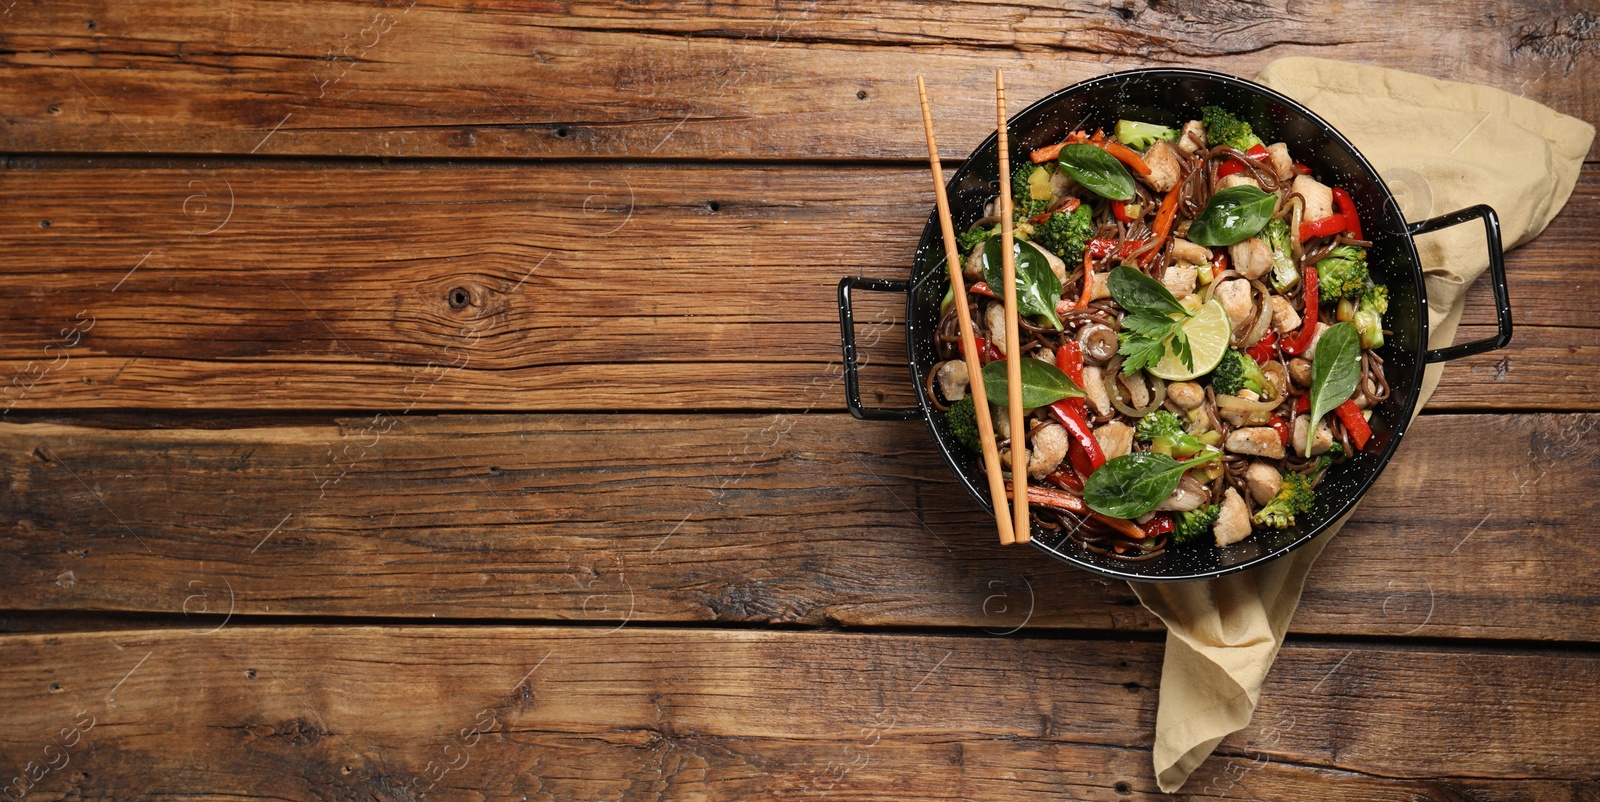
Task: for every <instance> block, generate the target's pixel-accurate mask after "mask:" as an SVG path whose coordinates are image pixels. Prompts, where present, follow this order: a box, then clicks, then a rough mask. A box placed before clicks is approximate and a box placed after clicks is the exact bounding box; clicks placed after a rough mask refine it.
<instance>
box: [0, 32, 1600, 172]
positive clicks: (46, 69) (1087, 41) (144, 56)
mask: <svg viewBox="0 0 1600 802" xmlns="http://www.w3.org/2000/svg"><path fill="white" fill-rule="evenodd" d="M7 12H8V13H7V14H6V16H5V18H4V27H3V28H0V58H3V60H0V66H3V68H4V80H0V108H4V109H6V113H5V115H4V116H3V117H0V150H7V151H58V152H88V151H121V152H147V151H149V152H157V153H192V152H201V153H279V154H288V153H293V154H316V155H330V154H341V155H387V156H397V157H398V156H449V157H456V156H472V157H479V156H493V157H504V156H510V157H529V156H536V157H545V156H562V157H594V156H600V157H627V158H646V157H655V158H730V157H731V158H756V159H794V158H844V159H853V158H889V159H920V158H922V152H921V149H922V147H923V145H922V139H921V136H920V134H919V133H918V129H917V125H916V120H917V106H916V102H915V95H914V93H913V92H912V91H911V84H910V83H909V81H910V76H913V75H915V74H917V73H919V72H920V73H924V74H926V75H928V76H929V77H930V78H931V80H932V87H931V88H932V90H933V92H934V96H935V97H936V98H937V99H938V109H939V114H940V118H941V120H942V121H943V122H942V125H943V131H944V134H945V136H944V139H943V141H944V142H945V147H946V149H947V150H946V152H947V154H948V155H951V156H959V155H961V154H964V153H965V152H966V150H967V149H968V148H969V147H970V145H971V143H975V142H977V141H978V140H980V139H981V138H982V137H983V136H984V135H985V134H986V133H987V132H988V126H989V125H990V124H991V122H990V120H991V117H992V114H991V112H990V108H991V105H990V102H991V101H990V100H989V98H990V97H992V91H991V87H992V83H991V74H992V71H993V69H994V68H995V67H996V66H1004V67H1005V68H1006V69H1007V72H1008V79H1007V84H1008V85H1009V87H1008V88H1009V90H1010V94H1011V97H1012V102H1013V103H1014V104H1015V105H1016V107H1018V108H1020V107H1021V106H1022V105H1023V104H1025V103H1027V102H1030V101H1032V100H1034V99H1035V98H1038V97H1041V96H1043V95H1045V94H1047V93H1048V92H1050V91H1053V90H1055V89H1058V88H1060V87H1063V86H1066V85H1068V84H1070V83H1072V82H1074V81H1077V80H1081V79H1083V78H1087V77H1090V76H1093V75H1097V74H1102V73H1105V72H1109V71H1112V70H1116V69H1126V68H1131V67H1138V66H1148V65H1150V64H1152V63H1156V64H1171V63H1181V64H1185V65H1198V66H1204V67H1210V68H1213V69H1218V70H1221V71H1223V72H1229V73H1235V74H1239V75H1246V76H1248V75H1254V74H1255V73H1256V71H1257V70H1259V69H1260V68H1261V67H1262V66H1263V65H1265V64H1266V63H1268V62H1269V61H1271V60H1273V59H1275V58H1278V57H1281V56H1286V55H1295V54H1301V55H1316V56H1323V57H1328V58H1336V59H1337V58H1343V59H1347V60H1352V61H1362V62H1369V63H1376V64H1381V65H1384V66H1391V67H1397V68H1401V69H1409V70H1413V71H1417V72H1422V73H1427V74H1434V75H1439V76H1441V77H1446V78H1450V79H1453V80H1460V81H1469V82H1475V83H1484V84H1488V85H1491V86H1498V87H1501V88H1503V89H1506V90H1508V91H1511V92H1515V93H1519V94H1525V95H1527V96H1528V97H1531V98H1533V99H1535V100H1538V101H1540V102H1543V103H1546V104H1549V105H1551V106H1553V107H1555V108H1557V109H1558V110H1561V111H1564V112H1567V113H1569V114H1573V115H1576V116H1578V117H1580V118H1583V119H1586V120H1589V121H1590V122H1595V121H1600V93H1597V92H1596V91H1595V90H1594V88H1593V87H1592V85H1591V84H1590V82H1587V81H1583V80H1581V77H1582V76H1584V75H1586V74H1588V73H1590V72H1592V71H1593V70H1594V69H1595V68H1596V67H1597V66H1600V59H1597V56H1596V52H1597V51H1596V48H1595V46H1594V40H1593V37H1592V35H1591V32H1590V28H1591V27H1592V24H1593V20H1592V15H1591V12H1590V9H1588V7H1587V6H1586V5H1584V3H1583V2H1582V0H1532V1H1530V2H1513V1H1512V0H1498V1H1497V2H1493V3H1490V4H1488V5H1486V6H1481V7H1479V8H1477V9H1476V10H1475V11H1474V12H1473V13H1472V14H1470V15H1469V14H1463V13H1462V12H1461V11H1460V10H1459V8H1457V7H1456V6H1455V5H1453V4H1451V3H1448V2H1443V1H1442V0H1431V1H1430V2H1424V3H1415V4H1412V5H1411V6H1410V7H1409V10H1408V13H1407V16H1406V20H1405V24H1403V25H1396V24H1393V23H1394V20H1393V17H1392V12H1391V10H1390V9H1389V8H1388V7H1387V6H1386V5H1385V4H1382V3H1379V2H1375V1H1374V0H1363V1H1362V2H1356V3H1336V2H1329V1H1328V0H1319V1H1318V2H1312V3H1307V4H1296V5H1294V6H1292V7H1289V8H1287V9H1284V8H1280V7H1276V6H1264V5H1251V4H1245V3H1222V4H1216V3H1206V2H1196V1H1195V0H1163V2H1160V3H1148V4H1143V3H1134V4H1126V5H1118V6H1109V7H1108V6H1104V5H1100V4H1095V3H1089V2H1073V3H1068V4H1064V5H1062V6H1059V7H1055V6H1028V7H1026V8H1023V7H1015V6H1007V5H1002V4H994V3H983V2H973V3H958V4H940V5H933V6H930V5H925V4H919V3H914V2H909V0H900V1H899V2H890V3H874V4H871V5H870V6H862V5H860V4H852V5H837V6H823V7H819V6H818V5H817V4H816V3H815V2H798V0H795V1H793V2H780V3H777V4H771V3H757V2H740V3H722V4H714V5H710V6H705V7H704V8H700V7H696V8H686V7H683V6H681V5H679V4H675V3H668V2H661V1H660V0H653V1H652V2H645V3H639V4H634V3H621V2H592V3H588V2H578V3H555V4H549V5H545V6H541V7H538V8H537V9H534V8H527V7H523V6H519V5H515V4H512V5H506V6H503V7H497V6H494V5H493V4H490V5H485V4H474V5H473V6H471V7H470V8H467V7H460V8H457V7H435V6H431V5H427V4H417V3H415V2H412V1H411V0H407V2H404V3H400V4H393V5H388V6H387V7H385V6H382V5H376V4H369V3H344V4H323V5H318V6H316V7H315V8H314V10H313V9H308V8H306V7H303V6H297V5H280V4H275V3H268V2H263V1H262V0H253V1H252V2H241V3H235V4H233V5H231V6H230V7H229V13H227V14H225V15H222V14H217V13H216V11H215V7H214V6H213V5H210V4H207V3H201V2H186V3H168V4H164V5H163V6H162V7H161V8H159V9H149V8H144V7H141V8H139V9H138V10H137V11H135V10H133V9H131V8H118V7H115V6H110V5H107V4H104V3H100V2H95V0H76V1H75V2H51V3H45V2H41V0H8V6H7Z"/></svg>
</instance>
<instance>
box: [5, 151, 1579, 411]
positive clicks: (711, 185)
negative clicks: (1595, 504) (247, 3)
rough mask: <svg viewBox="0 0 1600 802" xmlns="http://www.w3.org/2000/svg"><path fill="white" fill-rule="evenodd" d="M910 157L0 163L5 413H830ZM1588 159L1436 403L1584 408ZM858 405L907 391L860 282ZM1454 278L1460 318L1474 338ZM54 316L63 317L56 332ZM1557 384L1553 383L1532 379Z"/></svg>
mask: <svg viewBox="0 0 1600 802" xmlns="http://www.w3.org/2000/svg"><path fill="white" fill-rule="evenodd" d="M925 183H926V176H925V175H924V171H922V170H916V169H899V168H842V167H819V168H813V169H805V170H795V169H778V168H751V167H717V166H703V165H697V166H644V165H633V164H630V165H545V166H537V167H528V168H520V169H508V168H504V167H481V168H464V169H434V168H426V167H407V168H392V169H391V168H377V167H374V168H369V169H360V168H350V167H340V168H327V167H325V166H322V165H317V164H315V163H312V164H310V165H303V166H298V167H279V166H274V167H260V166H239V165H235V166H233V167H228V168H209V167H204V166H200V165H197V164H196V165H192V166H190V167H188V168H185V169H171V168H163V169H124V168H107V169H94V168H68V169H56V168H39V169H32V168H16V169H10V170H4V171H0V197H4V198H5V200H4V203H3V204H0V250H3V251H4V252H5V253H7V254H8V257H9V258H8V259H7V260H6V265H5V269H4V270H3V271H0V293H4V295H5V296H6V297H8V298H13V299H17V300H18V302H17V303H12V304H8V305H6V307H5V309H4V310H3V311H0V379H4V381H3V382H0V385H9V387H7V388H5V389H3V390H0V393H3V398H0V404H3V405H4V406H6V407H14V408H17V409H27V408H106V407H148V408H164V407H185V408H214V409H305V408H321V409H330V408H331V409H352V408H354V409H370V410H374V411H376V410H387V411H390V412H392V413H398V412H399V411H401V410H406V409H410V410H427V409H438V410H451V409H467V410H573V409H583V410H612V409H632V410H664V409H704V408H723V409H752V408H764V409H787V410H805V409H810V410H837V409H841V408H842V407H843V395H842V391H841V390H840V387H841V384H842V383H841V381H840V373H839V364H838V360H839V346H838V328H837V309H836V306H835V297H834V286H835V284H836V283H837V282H838V280H839V278H840V277H842V276H845V275H869V276H877V277H899V276H903V275H905V271H906V270H907V268H906V265H908V264H910V262H911V259H912V256H913V249H914V244H915V241H916V238H917V237H918V236H919V234H920V231H921V226H922V221H923V219H924V216H925V215H926V213H927V211H928V209H929V208H931V204H932V197H931V195H932V194H931V192H930V191H929V190H928V189H927V188H926V186H925ZM1597 238H1600V171H1596V170H1586V171H1584V173H1583V178H1582V180H1581V181H1580V182H1579V185H1578V189H1577V191H1576V193H1575V194H1574V196H1573V200H1572V201H1571V203H1570V204H1569V205H1568V208H1567V209H1566V210H1565V211H1564V212H1563V214H1562V215H1561V216H1560V217H1558V218H1557V219H1556V221H1555V222H1554V224H1553V225H1552V226H1551V228H1550V230H1549V231H1547V232H1546V233H1545V234H1544V235H1543V236H1541V237H1539V238H1538V239H1537V240H1535V241H1534V242H1533V243H1531V244H1529V245H1527V246H1525V247H1523V248H1521V249H1519V250H1517V251H1515V252H1513V254H1512V255H1511V257H1510V260H1509V261H1510V271H1511V293H1512V299H1513V304H1514V306H1515V308H1516V314H1517V319H1518V329H1517V335H1516V337H1515V339H1514V340H1513V342H1512V345H1511V347H1510V348H1509V349H1507V350H1505V351H1502V352H1500V353H1498V354H1494V355H1491V356H1485V357H1478V358H1474V359H1469V360H1466V361H1463V362H1459V363H1457V364H1456V365H1454V366H1452V368H1451V369H1450V370H1448V371H1446V373H1445V379H1444V383H1443V385H1442V387H1441V389H1440V391H1439V393H1438V395H1436V396H1435V398H1434V401H1433V408H1435V409H1441V410H1467V409H1500V408H1507V407H1510V408H1518V409H1548V410H1593V409H1597V408H1600V395H1596V393H1597V391H1596V389H1595V388H1596V387H1600V336H1597V335H1596V329H1595V322H1594V316H1593V313H1592V310H1593V309H1595V308H1596V307H1597V306H1600V282H1593V281H1583V280H1575V278H1574V277H1575V275H1576V274H1575V272H1574V271H1575V269H1576V267H1575V265H1577V261H1575V260H1579V259H1581V254H1586V253H1589V252H1592V251H1593V250H1594V249H1595V247H1596V245H1597ZM859 297H860V300H859V301H858V303H859V304H860V308H859V309H858V312H857V320H858V325H859V326H860V328H861V331H860V333H859V337H860V338H861V340H862V344H863V346H864V353H865V356H866V358H867V359H868V360H869V362H870V363H871V365H870V366H869V368H868V369H867V375H866V376H865V378H864V382H863V385H864V387H866V388H867V391H868V393H869V396H868V397H869V400H871V401H874V402H876V403H882V404H889V405H904V404H907V403H909V402H910V400H911V394H910V388H909V386H908V384H909V382H908V381H907V379H906V374H905V372H904V370H903V367H901V366H903V364H904V344H903V343H904V341H903V339H902V337H903V333H902V329H901V327H900V326H899V325H898V324H899V323H900V321H901V320H902V319H903V315H902V312H901V308H900V304H899V303H898V302H897V301H896V300H895V299H894V297H892V296H888V295H875V294H872V293H863V294H861V295H860V296H859ZM1491 320H1492V303H1491V302H1490V301H1489V298H1488V296H1487V293H1475V294H1474V295H1473V299H1472V301H1471V302H1470V303H1469V307H1468V312H1467V315H1466V318H1465V321H1466V323H1467V324H1468V325H1467V326H1466V329H1465V330H1464V331H1463V333H1462V335H1461V337H1462V338H1463V339H1465V338H1467V337H1479V336H1484V335H1486V334H1487V333H1488V332H1487V331H1486V330H1485V328H1484V327H1485V325H1486V324H1488V323H1489V322H1490V321H1491ZM74 328H78V329H81V331H80V332H78V333H76V334H74ZM1553 387H1558V388H1561V389H1560V391H1559V392H1552V388H1553Z"/></svg>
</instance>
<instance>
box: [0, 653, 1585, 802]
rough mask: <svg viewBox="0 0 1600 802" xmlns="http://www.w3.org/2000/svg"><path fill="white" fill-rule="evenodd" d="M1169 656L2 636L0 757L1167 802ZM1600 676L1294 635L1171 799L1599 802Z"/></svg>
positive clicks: (171, 777)
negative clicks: (1158, 736)
mask: <svg viewBox="0 0 1600 802" xmlns="http://www.w3.org/2000/svg"><path fill="white" fill-rule="evenodd" d="M1160 662H1161V658H1160V646H1159V645H1158V644H1152V643H1128V642H1107V641H1098V642H1086V643H1075V642H1061V641H1049V640H1044V641H1040V640H1006V639H996V638H983V637H976V638H972V637H969V638H949V637H929V636H899V635H878V636H859V635H824V634H814V633H812V634H807V633H707V632H693V633H691V632H675V631H661V630H655V631H650V630H635V629H629V628H624V629H622V630H620V631H616V632H611V633H606V632H604V631H599V630H590V631H577V632H575V631H573V630H571V629H548V628H501V627H491V628H473V629H459V628H429V627H418V628H406V629H385V628H374V627H343V628H338V629H332V628H327V627H315V626H309V627H296V628H278V627H252V628H238V627H223V628H222V629H220V630H216V631H212V632H209V633H206V632H203V631H199V630H190V631H185V630H164V631H129V632H110V633H95V634H79V635H60V636H45V635H29V636H21V635H13V636H6V637H3V638H0V699H3V700H4V701H5V703H6V704H7V707H8V708H9V709H10V710H11V711H12V712H11V714H10V715H9V719H10V720H9V722H8V723H9V726H7V727H6V728H5V730H4V731H3V732H0V758H3V760H4V763H3V765H4V766H5V767H6V769H7V771H8V773H7V775H6V776H7V777H11V776H13V775H14V774H15V772H16V771H22V770H28V769H29V764H30V762H36V763H37V764H39V765H40V766H41V767H43V766H46V765H48V764H47V763H46V761H54V762H55V763H56V764H57V765H59V766H60V768H59V769H58V770H55V771H48V772H44V773H42V774H41V776H39V778H38V779H37V781H36V782H35V783H34V786H33V788H32V789H30V790H31V791H32V792H34V793H36V794H37V798H39V799H63V798H131V797H142V796H147V795H148V796H171V797H180V796H185V795H190V794H195V795H204V796H206V797H207V798H214V799H215V798H222V799H237V798H245V797H250V798H262V797H263V796H266V797H273V798H291V799H308V798H319V799H320V798H329V797H334V798H374V799H416V798H422V796H423V795H424V793H423V792H426V795H427V796H428V797H430V798H439V799H479V798H485V797H492V798H512V799H517V798H521V797H522V796H524V795H526V796H527V797H528V798H529V799H537V800H553V799H594V798H606V799H617V798H620V799H625V800H637V799H710V798H716V799H783V798H793V797H797V796H813V795H814V796H819V797H821V796H826V797H827V798H830V799H845V800H863V799H885V798H897V799H904V798H915V799H937V800H946V799H949V800H955V799H1011V798H1026V799H1061V798H1069V797H1070V798H1072V799H1093V800H1113V799H1125V798H1128V797H1129V796H1134V797H1137V798H1140V799H1156V798H1161V797H1160V796H1159V795H1158V794H1156V793H1155V789H1154V788H1152V787H1151V783H1150V781H1149V780H1148V779H1147V778H1148V776H1149V764H1148V761H1149V757H1148V752H1147V749H1148V747H1149V744H1150V728H1151V724H1152V721H1151V719H1152V718H1153V710H1154V703H1155V697H1156V690H1155V687H1156V683H1157V678H1158V675H1159V669H1160ZM1530 686H1531V687H1532V688H1536V689H1537V691H1536V692H1529V688H1530ZM1597 687H1600V659H1597V658H1596V657H1595V655H1593V654H1586V653H1559V654H1555V653H1553V654H1538V655H1534V654H1512V653H1504V652H1496V651H1439V650H1430V649H1418V650H1411V649H1395V648H1383V647H1371V646H1350V647H1343V646H1340V647H1332V648H1330V647H1310V646H1299V645H1292V644H1291V645H1290V646H1288V647H1287V648H1285V649H1284V650H1283V653H1282V655H1281V656H1280V659H1279V660H1278V663H1277V665H1276V666H1275V668H1274V672H1273V676H1272V679H1271V680H1270V681H1269V683H1268V689H1267V693H1266V694H1265V699H1266V700H1267V701H1266V703H1265V704H1264V705H1263V706H1262V708H1261V709H1260V710H1259V711H1258V712H1257V714H1256V723H1255V724H1253V725H1252V726H1251V727H1250V728H1248V729H1246V730H1244V731H1243V732H1241V733H1240V734H1238V735H1236V736H1233V737H1231V738H1230V739H1229V740H1228V742H1226V743H1225V745H1224V747H1223V753H1224V755H1231V757H1223V758H1222V759H1219V760H1216V761H1213V762H1211V763H1209V764H1207V765H1206V766H1205V767H1203V768H1202V769H1201V770H1200V772H1198V773H1197V774H1196V775H1195V776H1194V777H1193V779H1191V780H1190V784H1189V786H1188V787H1187V789H1186V790H1187V791H1188V792H1189V793H1191V794H1195V795H1196V796H1197V797H1198V796H1217V797H1220V798H1224V799H1260V798H1264V799H1294V798H1306V797H1313V796H1314V797H1316V798H1328V797H1329V796H1330V794H1338V795H1339V796H1340V797H1341V798H1352V799H1355V798H1359V799H1412V798H1415V797H1414V796H1413V795H1416V796H1421V797H1423V798H1428V799H1463V798H1471V799H1488V800H1512V799H1519V800H1525V799H1533V798H1537V799H1551V800H1555V799H1562V800H1585V799H1592V798H1593V796H1592V794H1593V793H1594V790H1595V784H1594V782H1595V778H1594V763H1593V739H1594V737H1595V736H1596V735H1597V734H1600V732H1597V730H1596V727H1597V726H1600V725H1597V724H1596V722H1597V721H1600V709H1597V705H1600V702H1597V697H1596V694H1595V693H1594V691H1595V690H1596V688H1597ZM178 699H182V700H186V701H187V702H188V703H183V704H174V703H173V701H174V700H178ZM1132 710H1136V711H1140V712H1130V711H1132ZM1469 719H1470V720H1472V721H1473V722H1474V726H1473V727H1471V728H1463V727H1461V726H1460V722H1462V721H1464V720H1469ZM78 722H82V724H78ZM91 723H92V726H89V725H90V724H91ZM75 725H76V726H77V727H78V731H77V732H76V733H74V732H73V731H72V729H71V728H73V727H74V726H75ZM64 729H65V730H66V731H65V732H63V730H64ZM52 739H55V740H59V741H61V745H60V746H56V747H54V748H52V744H53V743H54V741H53V740H52ZM69 743H70V744H71V746H68V744H69ZM1246 765H1249V766H1250V768H1249V770H1247V771H1245V772H1244V776H1240V774H1239V770H1240V769H1241V768H1243V767H1244V766H1246ZM36 771H37V770H35V772H36ZM13 783H14V784H15V781H13Z"/></svg>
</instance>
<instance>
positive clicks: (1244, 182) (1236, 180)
mask: <svg viewBox="0 0 1600 802" xmlns="http://www.w3.org/2000/svg"><path fill="white" fill-rule="evenodd" d="M1244 186H1250V187H1255V188H1256V189H1260V188H1261V183H1260V182H1259V181H1256V180H1255V179H1254V178H1253V177H1251V175H1250V171H1249V170H1246V171H1244V172H1242V173H1234V174H1233V175H1228V176H1223V177H1222V180H1221V181H1218V182H1217V189H1227V188H1228V187H1244Z"/></svg>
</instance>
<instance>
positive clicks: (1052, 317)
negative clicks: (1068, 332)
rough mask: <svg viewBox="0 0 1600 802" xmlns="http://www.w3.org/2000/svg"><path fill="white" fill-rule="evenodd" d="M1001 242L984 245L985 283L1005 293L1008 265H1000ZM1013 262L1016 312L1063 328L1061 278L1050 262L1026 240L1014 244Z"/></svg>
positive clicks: (990, 241) (991, 241) (998, 291)
mask: <svg viewBox="0 0 1600 802" xmlns="http://www.w3.org/2000/svg"><path fill="white" fill-rule="evenodd" d="M1001 248H1002V243H1001V241H1000V237H992V238H990V239H989V241H988V242H985V243H984V244H983V280H984V281H985V282H988V284H989V289H991V290H994V291H995V292H997V293H1004V292H1005V286H1006V284H1005V281H1006V278H1005V266H1004V265H1003V264H1001V262H1000V254H1001ZM1011 255H1012V259H1013V260H1015V263H1016V279H1017V281H1016V284H1017V312H1018V313H1019V314H1023V315H1041V316H1043V317H1044V318H1045V319H1046V320H1048V321H1050V325H1052V326H1054V327H1055V328H1056V330H1057V331H1059V330H1061V329H1062V328H1063V326H1062V324H1061V318H1060V317H1057V316H1056V301H1059V300H1060V299H1061V279H1059V278H1056V274H1055V271H1054V270H1051V269H1050V262H1049V261H1048V260H1046V259H1045V257H1044V254H1042V253H1040V252H1039V248H1038V246H1036V245H1034V244H1033V243H1031V242H1025V241H1023V240H1014V241H1013V242H1012V244H1011Z"/></svg>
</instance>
